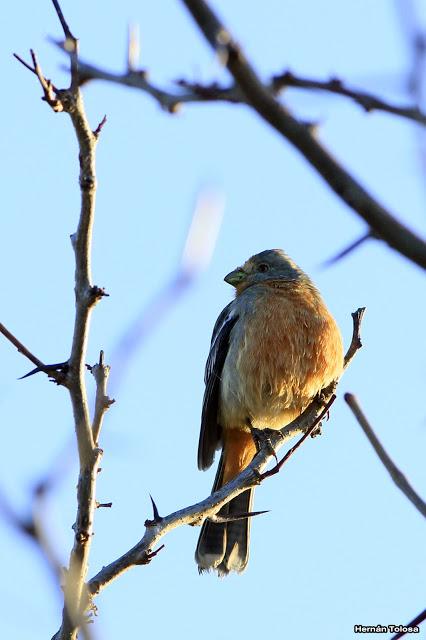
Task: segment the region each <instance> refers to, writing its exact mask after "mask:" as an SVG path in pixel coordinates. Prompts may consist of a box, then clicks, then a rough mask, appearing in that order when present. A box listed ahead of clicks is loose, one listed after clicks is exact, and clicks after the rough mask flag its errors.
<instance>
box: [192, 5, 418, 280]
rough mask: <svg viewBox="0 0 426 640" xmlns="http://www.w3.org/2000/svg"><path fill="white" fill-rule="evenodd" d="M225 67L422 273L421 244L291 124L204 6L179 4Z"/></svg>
mask: <svg viewBox="0 0 426 640" xmlns="http://www.w3.org/2000/svg"><path fill="white" fill-rule="evenodd" d="M182 1H183V4H184V5H185V6H186V7H187V9H188V11H189V12H190V14H191V15H192V17H193V18H194V21H195V22H196V23H197V25H198V26H199V28H200V30H201V31H202V33H203V34H204V36H205V37H206V39H207V41H208V42H209V43H210V45H211V47H212V48H213V49H214V50H215V51H216V52H217V53H218V55H219V56H220V58H221V60H223V61H224V62H225V64H226V67H227V69H228V71H229V72H230V73H231V75H232V76H233V78H234V80H235V82H236V83H237V85H238V86H239V87H240V89H241V91H242V92H243V94H244V96H245V99H246V102H247V103H248V104H249V105H251V107H252V108H253V109H254V110H255V111H256V112H257V113H258V114H259V115H260V116H261V118H262V119H263V120H265V121H266V122H268V123H269V124H270V125H271V126H272V127H273V128H274V129H275V130H276V131H277V132H278V133H280V134H281V135H282V136H283V137H284V138H286V139H287V140H288V141H289V142H290V143H291V144H292V145H293V146H294V147H295V148H296V149H298V151H299V152H300V153H301V154H302V155H303V156H304V157H305V158H306V160H307V161H308V162H309V163H310V164H311V165H312V166H313V167H314V168H315V169H316V170H317V171H318V173H319V174H320V175H321V176H322V178H323V179H324V180H325V181H326V183H327V184H328V185H329V186H330V187H331V189H332V190H333V191H334V192H335V193H336V194H337V195H338V196H339V198H341V199H342V200H343V201H344V202H346V204H347V205H348V206H349V207H351V208H352V209H353V210H354V211H355V212H356V213H357V214H358V215H359V216H361V218H363V219H364V220H365V221H366V222H367V223H368V225H369V227H370V228H371V229H372V231H373V232H374V234H375V235H376V236H377V237H378V238H381V239H382V240H384V241H385V242H386V243H387V244H388V245H389V246H390V247H392V248H393V249H395V250H396V251H398V252H399V253H401V254H402V255H404V256H406V257H407V258H409V259H410V260H412V261H413V262H415V263H416V264H418V265H419V266H421V267H423V268H424V269H426V242H424V241H423V240H422V239H421V238H420V237H418V236H417V235H416V234H415V233H413V232H412V231H411V230H410V229H408V228H407V227H405V226H404V225H403V224H401V223H400V222H399V221H398V220H397V219H396V218H395V216H393V215H392V214H391V213H390V212H389V211H387V210H386V209H385V207H383V206H382V205H381V204H380V203H379V202H378V201H377V200H375V198H373V196H371V195H370V194H369V193H368V192H367V191H366V190H365V189H364V187H362V185H361V184H360V183H359V182H358V181H357V180H356V179H355V178H354V177H353V176H351V175H350V173H349V172H348V171H347V170H346V169H345V168H344V167H343V165H342V164H340V163H339V162H337V161H336V160H335V159H334V157H333V156H332V155H331V154H330V153H329V152H328V151H327V150H326V148H325V147H324V146H322V145H321V144H320V142H318V140H317V139H316V137H315V134H314V133H313V132H312V130H311V127H308V126H306V124H304V123H302V122H300V121H299V120H297V119H296V118H294V117H293V116H292V115H291V113H290V112H289V111H288V109H286V107H285V106H283V105H282V104H281V103H280V102H278V101H277V99H276V97H275V96H274V95H273V94H272V93H271V91H270V90H269V88H268V87H267V86H265V85H264V84H263V83H262V81H261V80H260V79H259V77H258V75H257V73H256V72H255V70H254V69H253V67H252V66H251V64H250V63H249V61H248V60H247V59H246V57H245V55H244V52H243V50H242V49H241V47H240V46H239V44H238V43H237V42H236V41H235V40H234V39H233V37H232V35H231V34H230V32H229V31H228V30H227V29H226V28H225V27H224V25H223V24H222V23H221V22H220V21H219V19H218V18H217V16H216V15H215V14H214V13H213V11H212V10H211V9H210V7H209V6H208V4H207V3H206V2H205V1H204V0H182Z"/></svg>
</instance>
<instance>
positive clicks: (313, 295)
mask: <svg viewBox="0 0 426 640" xmlns="http://www.w3.org/2000/svg"><path fill="white" fill-rule="evenodd" d="M225 282H227V283H229V284H230V285H232V286H233V287H235V289H236V297H235V299H234V300H233V301H232V302H230V303H229V304H228V305H227V306H226V307H225V308H224V309H223V311H222V313H221V314H220V315H219V317H218V319H217V321H216V324H215V326H214V329H213V336H212V340H211V346H210V353H209V356H208V359H207V364H206V370H205V384H206V388H205V392H204V399H203V408H202V417H201V431H200V440H199V445H198V467H199V468H200V469H207V468H208V467H210V466H211V464H212V462H213V458H214V455H215V451H216V449H218V448H221V449H222V453H221V457H220V461H219V467H218V470H217V473H216V478H215V481H214V485H213V491H216V490H217V489H219V488H220V487H222V486H223V485H224V484H226V483H227V482H229V481H230V480H231V479H232V478H234V477H235V476H236V475H237V474H238V473H239V472H240V471H242V470H243V469H245V467H247V466H248V465H249V464H250V462H251V461H252V459H253V457H254V455H255V454H256V446H255V442H254V440H253V437H252V434H251V428H252V427H253V428H256V429H265V428H269V429H280V428H281V427H283V426H285V425H286V424H288V423H290V422H291V421H292V420H294V418H296V417H297V416H298V415H300V413H301V412H302V411H303V410H304V409H305V408H306V407H307V405H308V404H309V402H310V401H311V400H312V399H313V398H314V397H315V396H316V395H317V394H318V393H319V392H320V390H321V389H323V388H324V387H326V386H327V385H328V384H329V383H330V382H332V381H333V380H335V379H336V378H338V377H339V376H340V374H341V373H342V369H343V345H342V338H341V335H340V331H339V329H338V327H337V324H336V322H335V320H334V319H333V317H332V316H331V314H330V312H329V311H328V309H327V307H326V306H325V304H324V302H323V300H322V299H321V296H320V294H319V292H318V290H317V289H316V287H315V286H314V284H313V283H312V282H311V280H310V279H309V278H308V276H307V275H306V274H305V273H304V272H303V271H302V270H301V269H300V268H299V267H298V266H297V265H296V264H295V263H294V262H293V260H291V258H289V257H288V256H287V255H286V254H285V253H284V252H283V251H281V250H280V249H273V250H268V251H262V252H261V253H259V254H257V255H255V256H252V257H251V258H250V259H249V260H247V262H245V264H244V265H243V266H242V267H239V268H237V269H235V270H234V271H231V273H228V275H227V276H226V277H225ZM253 491H254V490H253V489H249V490H247V491H245V492H243V493H241V494H240V495H238V496H237V497H236V498H233V499H232V500H231V501H230V502H229V503H228V504H226V505H225V506H224V507H222V509H221V511H220V514H221V515H229V516H232V515H233V514H244V513H248V512H250V511H251V505H252V501H253ZM249 533H250V519H249V518H245V519H241V520H235V521H229V522H225V523H213V522H210V521H208V520H206V521H205V522H204V524H203V526H202V529H201V533H200V537H199V540H198V545H197V550H196V553H195V559H196V562H197V564H198V568H199V571H200V573H201V572H202V571H204V570H210V569H214V570H216V571H217V573H218V574H219V575H226V574H228V573H229V572H230V571H237V572H241V571H243V570H244V569H245V567H246V565H247V562H248V557H249Z"/></svg>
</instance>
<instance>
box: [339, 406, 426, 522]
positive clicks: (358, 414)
mask: <svg viewBox="0 0 426 640" xmlns="http://www.w3.org/2000/svg"><path fill="white" fill-rule="evenodd" d="M345 401H346V403H347V404H348V405H349V407H350V409H351V411H352V413H353V414H354V416H355V418H356V419H357V420H358V423H359V425H360V426H361V428H362V430H363V431H364V433H365V435H366V436H367V438H368V440H369V442H370V444H371V446H372V447H373V449H374V451H375V452H376V453H377V455H378V456H379V458H380V460H381V462H382V463H383V465H384V466H385V467H386V469H387V471H388V473H389V475H390V477H391V478H392V480H393V481H394V483H395V484H396V486H397V487H398V489H400V490H401V491H402V493H403V494H404V495H405V496H406V497H407V498H408V499H409V500H410V502H412V504H413V505H414V506H415V507H416V509H417V510H418V511H419V512H420V513H421V514H422V516H424V517H425V518H426V502H424V501H423V500H422V498H421V497H420V496H419V494H418V493H416V491H414V489H413V487H412V486H411V484H410V483H409V482H408V480H407V478H406V477H405V476H404V474H403V473H402V472H401V471H400V470H399V469H398V467H397V466H396V464H395V463H394V462H393V460H392V459H391V458H390V457H389V455H388V454H387V453H386V451H385V449H384V448H383V445H382V444H381V442H380V440H379V439H378V437H377V436H376V434H375V433H374V431H373V429H372V427H371V425H370V423H369V422H368V420H367V418H366V417H365V415H364V413H363V411H362V409H361V407H360V406H359V403H358V400H357V399H356V397H355V396H354V395H352V393H345Z"/></svg>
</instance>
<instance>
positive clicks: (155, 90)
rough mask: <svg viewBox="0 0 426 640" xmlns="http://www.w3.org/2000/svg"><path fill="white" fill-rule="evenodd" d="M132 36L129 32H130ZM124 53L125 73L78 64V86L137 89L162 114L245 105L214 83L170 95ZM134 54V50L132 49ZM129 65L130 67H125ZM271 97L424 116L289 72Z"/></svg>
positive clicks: (233, 88) (186, 84) (424, 120)
mask: <svg viewBox="0 0 426 640" xmlns="http://www.w3.org/2000/svg"><path fill="white" fill-rule="evenodd" d="M132 33H133V32H132ZM130 36H131V33H130V32H129V46H130V45H131V46H132V49H131V50H130V49H129V50H128V57H129V56H130V55H131V54H132V57H131V58H130V57H129V61H128V65H127V72H126V73H121V74H120V73H112V72H110V71H107V70H106V69H102V68H100V67H97V66H95V65H92V64H89V63H87V62H82V61H81V60H80V63H79V71H80V79H81V82H88V81H89V80H104V81H107V82H112V83H115V84H120V85H123V86H126V87H132V88H134V89H139V90H141V91H143V92H145V93H148V94H149V95H150V96H151V97H152V98H154V100H156V101H157V102H158V103H159V104H160V106H161V107H162V108H163V109H165V110H166V111H170V112H171V113H174V112H175V111H177V109H178V107H179V105H180V104H184V103H200V102H228V103H230V104H241V103H245V102H246V98H245V97H244V94H243V93H242V91H241V89H240V88H239V87H238V86H237V85H235V84H231V85H228V86H223V85H220V84H218V83H217V82H212V83H210V84H201V83H199V82H191V81H189V80H184V79H180V80H177V81H175V82H174V84H177V85H178V86H179V87H181V92H179V93H174V92H172V91H168V90H166V89H160V88H159V87H158V86H156V85H154V84H153V83H151V82H150V81H149V80H148V73H147V71H146V70H140V69H139V70H138V69H137V63H136V58H135V57H133V46H134V45H133V41H131V40H130ZM135 50H137V47H136V48H135ZM129 63H130V64H129ZM265 86H266V87H267V88H268V89H269V90H270V92H271V93H272V94H274V95H275V96H277V95H279V93H281V91H282V90H283V89H286V88H288V87H291V88H295V89H307V90H312V91H324V92H327V93H333V94H335V95H339V96H342V97H347V98H350V99H351V100H353V101H354V102H356V103H357V104H358V105H359V106H361V107H362V108H363V109H364V111H366V112H367V113H369V112H371V111H382V112H384V113H391V114H392V115H396V116H399V117H401V118H406V119H408V120H412V121H413V122H416V123H418V124H420V125H423V126H426V114H425V113H423V111H421V110H420V108H419V107H418V106H416V105H412V106H411V105H410V106H400V105H394V104H390V103H389V102H386V101H385V100H382V99H381V98H379V97H377V96H375V95H373V94H371V93H368V92H366V91H361V90H356V89H349V88H348V87H347V86H346V85H345V84H344V82H343V81H342V80H340V79H339V78H331V79H330V80H316V79H314V78H303V77H301V76H297V75H295V74H294V73H292V72H291V71H285V72H283V73H281V74H278V75H276V76H273V77H272V78H271V80H270V81H268V82H267V83H266V85H265Z"/></svg>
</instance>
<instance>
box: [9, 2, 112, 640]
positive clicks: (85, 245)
mask: <svg viewBox="0 0 426 640" xmlns="http://www.w3.org/2000/svg"><path fill="white" fill-rule="evenodd" d="M52 3H53V6H54V8H55V11H56V14H57V16H58V19H59V21H60V23H61V26H62V29H63V32H64V36H65V42H64V44H63V47H64V49H65V50H66V51H67V52H68V53H69V55H70V59H71V83H70V87H69V88H68V89H57V88H56V87H55V86H54V85H53V83H52V82H50V80H47V79H46V78H45V77H44V75H43V73H42V70H41V67H40V64H39V62H38V60H37V57H36V55H35V54H34V52H33V51H31V59H32V66H31V65H30V64H28V63H26V62H25V61H23V60H22V58H20V57H18V56H16V57H17V58H18V60H20V61H21V62H22V63H23V64H24V66H25V67H26V68H27V69H30V70H31V71H32V72H33V73H34V74H35V75H36V76H37V78H38V81H39V83H40V85H41V87H42V89H43V99H44V100H45V101H46V102H47V103H48V104H49V105H50V107H51V108H52V109H53V110H54V111H56V112H58V111H64V112H66V113H67V114H68V115H69V116H70V118H71V121H72V125H73V128H74V131H75V135H76V138H77V142H78V147H79V162H80V192H81V211H80V218H79V223H78V228H77V231H76V233H75V234H73V236H72V238H71V240H72V245H73V248H74V253H75V303H76V312H75V322H74V332H73V339H72V346H71V353H70V357H69V360H68V362H67V373H66V380H65V383H64V384H65V386H66V387H67V388H68V390H69V393H70V399H71V404H72V407H73V413H74V422H75V430H76V436H77V444H78V454H79V462H80V471H79V480H78V486H77V502H78V507H77V517H76V522H75V524H74V527H73V529H74V534H75V535H74V545H73V548H72V551H71V554H70V561H69V568H68V571H67V572H66V576H65V584H64V603H65V605H64V611H63V619H62V625H61V628H60V630H59V631H58V632H57V634H56V635H55V638H56V639H57V640H65V639H68V640H73V639H75V638H76V636H77V630H78V627H79V626H81V624H82V622H83V617H82V615H83V611H84V610H85V608H86V602H87V595H86V585H85V580H86V573H87V568H88V561H89V552H90V545H91V538H92V535H93V518H94V512H95V509H96V505H97V502H96V496H95V489H96V479H97V474H98V470H99V463H100V459H101V454H102V452H101V450H100V449H99V448H98V447H97V440H98V437H99V431H100V427H101V423H102V416H103V413H104V411H105V410H106V408H107V405H108V406H109V404H110V403H109V404H108V403H107V402H106V400H105V399H102V398H101V395H103V396H105V397H106V393H105V386H104V384H103V381H101V377H102V375H101V373H102V374H103V376H104V378H105V384H106V378H107V375H106V370H107V369H106V368H105V366H104V365H103V363H102V364H101V363H100V364H99V370H98V373H99V378H100V381H99V382H98V394H97V395H98V401H99V402H98V406H97V408H96V411H95V420H94V425H93V426H92V424H91V422H90V417H89V409H88V399H87V390H86V384H85V366H84V363H85V356H86V350H87V340H88V332H89V323H90V316H91V312H92V310H93V307H94V306H95V304H96V303H97V302H98V300H99V299H100V298H101V297H102V296H104V295H105V292H104V291H103V290H102V289H100V288H98V287H96V286H94V285H93V283H92V274H91V264H90V262H91V243H92V231H93V221H94V213H95V194H96V174H95V150H96V143H97V141H98V137H99V134H100V130H101V128H102V124H101V125H100V126H99V127H98V128H97V129H96V130H95V132H93V131H92V130H91V128H90V126H89V122H88V120H87V117H86V114H85V109H84V104H83V99H82V96H81V92H80V80H79V71H78V42H77V40H76V38H75V37H74V36H73V34H72V32H71V30H70V28H69V26H68V24H67V22H66V20H65V17H64V15H63V13H62V10H61V7H60V5H59V3H58V1H57V0H52ZM103 122H104V121H103ZM9 339H10V337H9ZM15 346H17V345H16V343H15ZM18 348H19V347H18ZM25 355H27V357H28V353H26V354H25ZM32 361H33V362H35V361H34V360H32ZM35 364H37V367H38V368H39V369H40V370H43V371H44V370H45V366H44V365H43V363H41V362H39V361H38V362H35ZM100 403H103V406H102V407H101V406H100ZM83 627H85V625H83Z"/></svg>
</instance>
